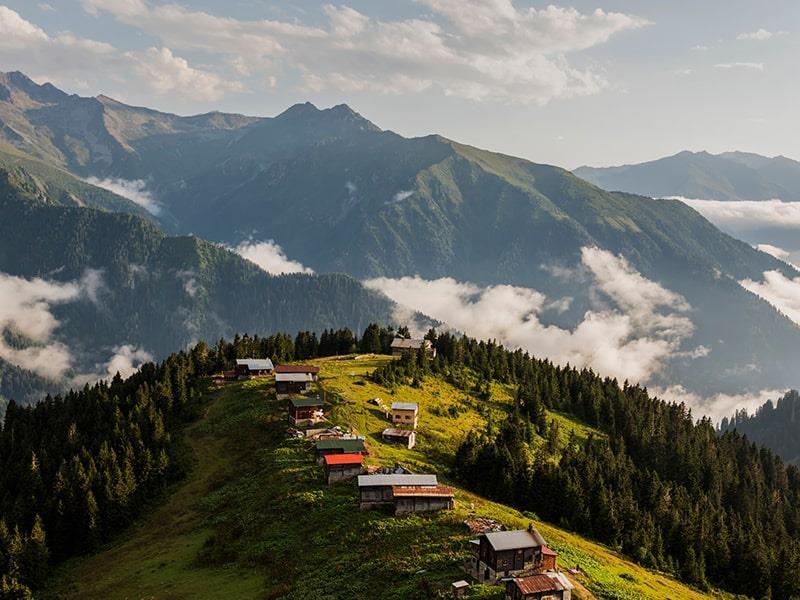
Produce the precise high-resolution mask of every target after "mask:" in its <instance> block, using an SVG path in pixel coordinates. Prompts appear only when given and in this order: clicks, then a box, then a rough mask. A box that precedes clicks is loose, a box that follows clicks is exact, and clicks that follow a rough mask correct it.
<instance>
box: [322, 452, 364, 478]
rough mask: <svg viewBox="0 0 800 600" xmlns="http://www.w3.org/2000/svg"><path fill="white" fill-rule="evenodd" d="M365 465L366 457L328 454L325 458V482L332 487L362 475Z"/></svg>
mask: <svg viewBox="0 0 800 600" xmlns="http://www.w3.org/2000/svg"><path fill="white" fill-rule="evenodd" d="M363 463H364V456H363V455H361V454H326V455H325V456H324V457H323V464H324V465H325V481H326V482H327V483H328V485H331V484H332V483H336V482H337V481H347V480H348V479H352V478H353V477H355V476H357V475H361V471H362V465H363Z"/></svg>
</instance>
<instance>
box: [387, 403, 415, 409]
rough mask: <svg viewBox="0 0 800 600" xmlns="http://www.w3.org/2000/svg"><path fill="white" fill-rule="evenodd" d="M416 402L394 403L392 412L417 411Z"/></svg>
mask: <svg viewBox="0 0 800 600" xmlns="http://www.w3.org/2000/svg"><path fill="white" fill-rule="evenodd" d="M418 408H419V406H418V405H417V403H416V402H392V410H417V409H418Z"/></svg>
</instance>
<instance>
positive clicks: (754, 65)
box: [714, 62, 764, 71]
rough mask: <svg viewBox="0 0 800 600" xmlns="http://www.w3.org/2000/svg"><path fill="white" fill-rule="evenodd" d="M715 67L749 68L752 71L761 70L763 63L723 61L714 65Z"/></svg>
mask: <svg viewBox="0 0 800 600" xmlns="http://www.w3.org/2000/svg"><path fill="white" fill-rule="evenodd" d="M714 67H715V68H717V69H751V70H753V71H763V70H764V63H760V62H725V63H717V64H715V65H714Z"/></svg>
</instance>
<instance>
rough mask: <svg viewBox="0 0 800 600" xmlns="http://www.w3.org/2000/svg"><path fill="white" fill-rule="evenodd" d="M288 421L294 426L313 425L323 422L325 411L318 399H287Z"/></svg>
mask: <svg viewBox="0 0 800 600" xmlns="http://www.w3.org/2000/svg"><path fill="white" fill-rule="evenodd" d="M288 404H289V420H290V421H291V422H292V423H294V424H295V425H313V424H314V423H319V422H320V421H324V420H325V409H324V404H323V402H322V400H320V399H319V398H304V397H299V398H289V403H288Z"/></svg>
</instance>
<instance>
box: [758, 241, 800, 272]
mask: <svg viewBox="0 0 800 600" xmlns="http://www.w3.org/2000/svg"><path fill="white" fill-rule="evenodd" d="M756 249H757V250H760V251H761V252H766V253H767V254H769V255H770V256H774V257H775V258H777V259H778V260H782V261H783V262H785V263H786V264H788V265H791V266H793V267H794V268H795V269H798V270H800V266H798V264H797V263H799V262H800V253H798V252H789V251H788V250H784V249H783V248H778V246H773V245H772V244H757V245H756Z"/></svg>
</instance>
